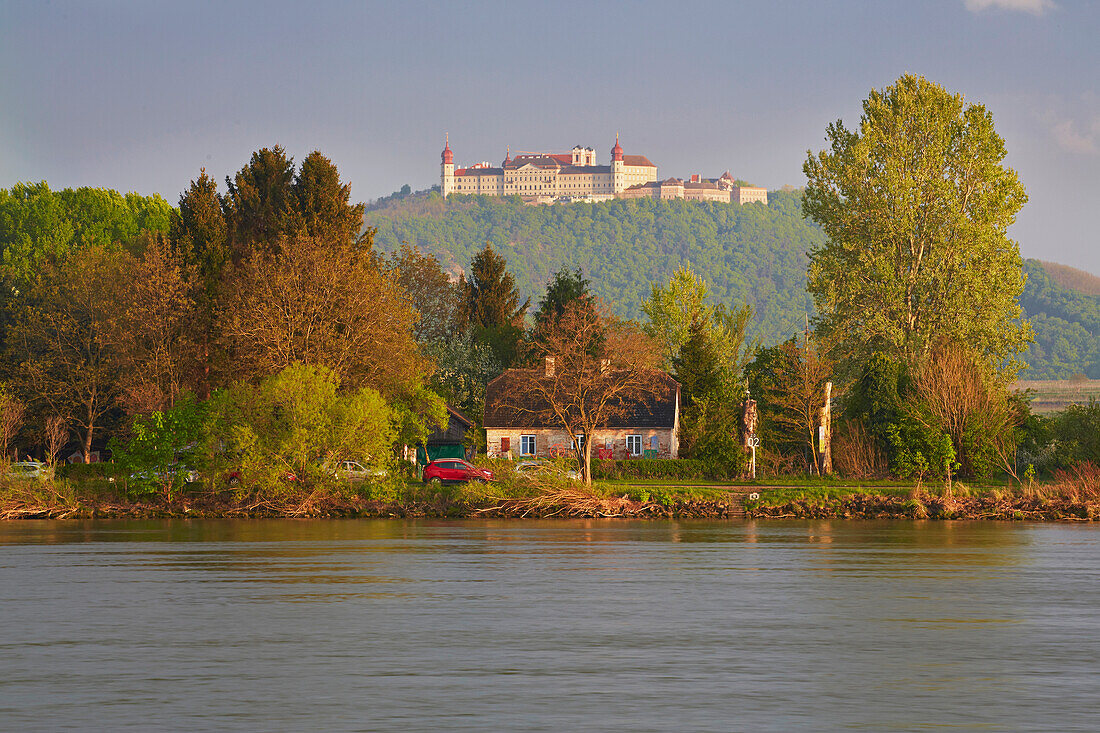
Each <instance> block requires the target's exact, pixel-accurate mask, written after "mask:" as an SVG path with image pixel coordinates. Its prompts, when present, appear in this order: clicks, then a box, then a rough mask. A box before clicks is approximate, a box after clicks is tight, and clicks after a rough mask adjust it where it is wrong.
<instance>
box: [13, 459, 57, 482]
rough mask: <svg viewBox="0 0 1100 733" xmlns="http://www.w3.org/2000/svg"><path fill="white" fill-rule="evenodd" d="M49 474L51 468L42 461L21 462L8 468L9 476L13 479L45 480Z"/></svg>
mask: <svg viewBox="0 0 1100 733" xmlns="http://www.w3.org/2000/svg"><path fill="white" fill-rule="evenodd" d="M49 472H50V469H49V466H47V465H46V464H45V463H43V462H42V461H19V462H17V463H13V464H11V466H9V467H8V475H9V476H12V477H13V478H38V479H44V478H46V477H47V476H48V475H49Z"/></svg>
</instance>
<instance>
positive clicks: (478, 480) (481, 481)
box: [474, 478, 489, 484]
mask: <svg viewBox="0 0 1100 733" xmlns="http://www.w3.org/2000/svg"><path fill="white" fill-rule="evenodd" d="M474 481H477V482H478V483H479V484H487V483H489V480H488V479H485V478H477V479H474Z"/></svg>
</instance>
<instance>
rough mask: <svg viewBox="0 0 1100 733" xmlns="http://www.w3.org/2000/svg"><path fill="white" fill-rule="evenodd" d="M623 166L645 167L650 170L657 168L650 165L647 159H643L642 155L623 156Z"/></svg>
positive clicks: (652, 164)
mask: <svg viewBox="0 0 1100 733" xmlns="http://www.w3.org/2000/svg"><path fill="white" fill-rule="evenodd" d="M623 165H646V166H649V167H650V168H656V167H657V166H656V165H655V164H654V163H651V162H650V161H649V158H647V157H645V156H644V155H624V156H623Z"/></svg>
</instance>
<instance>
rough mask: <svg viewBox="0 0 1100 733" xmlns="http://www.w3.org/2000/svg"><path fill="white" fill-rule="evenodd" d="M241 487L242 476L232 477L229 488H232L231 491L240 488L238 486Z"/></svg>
mask: <svg viewBox="0 0 1100 733" xmlns="http://www.w3.org/2000/svg"><path fill="white" fill-rule="evenodd" d="M240 485H241V478H240V476H233V477H231V478H230V479H229V488H231V489H235V488H237V487H238V486H240Z"/></svg>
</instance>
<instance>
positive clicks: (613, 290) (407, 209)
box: [366, 191, 823, 342]
mask: <svg viewBox="0 0 1100 733" xmlns="http://www.w3.org/2000/svg"><path fill="white" fill-rule="evenodd" d="M768 196H769V203H768V205H767V206H763V205H760V204H748V205H745V206H740V205H737V204H724V203H717V202H696V201H681V200H666V201H658V200H640V199H639V200H625V199H620V200H615V201H608V202H604V203H572V204H559V205H554V206H525V205H524V204H523V203H522V202H520V201H518V200H514V199H508V198H493V197H479V196H453V197H448V198H447V199H446V200H444V199H443V198H442V197H441V196H439V195H438V194H434V193H433V194H427V195H414V196H411V197H409V198H408V199H406V200H403V201H401V202H395V203H393V204H391V205H388V206H385V207H382V208H379V209H376V210H374V211H372V212H369V213H368V215H367V217H366V219H367V223H368V224H369V225H372V226H376V227H377V228H378V231H377V233H376V235H375V245H376V246H377V247H378V248H379V249H381V250H383V251H385V252H395V251H397V250H398V249H400V247H401V245H402V243H405V242H407V243H408V244H410V245H412V246H416V247H419V248H420V249H422V250H424V251H425V252H431V253H433V254H435V255H436V256H438V257H439V258H440V260H441V262H443V264H444V266H445V267H451V266H460V267H466V266H467V263H469V262H470V261H471V260H472V259H473V258H474V256H475V255H476V254H477V253H478V252H479V251H480V250H481V249H482V248H483V247H484V246H485V243H486V242H489V243H490V244H491V245H492V247H493V249H494V250H495V251H497V252H500V253H502V254H504V255H505V256H507V259H508V267H509V270H510V272H511V273H512V274H513V275H514V277H515V285H516V288H517V290H518V292H519V293H520V297H521V298H522V297H538V296H540V295H541V294H542V292H543V286H544V284H545V283H546V282H547V280H548V279H550V277H551V276H552V274H553V273H554V272H558V271H560V270H562V269H563V268H566V269H574V268H580V270H581V271H582V272H583V273H585V276H586V277H587V278H588V279H589V280H590V281H591V289H592V293H593V295H595V296H597V297H599V298H601V299H603V300H605V301H606V302H607V303H608V304H610V305H611V307H612V308H613V309H614V311H615V313H616V314H617V315H619V316H622V317H626V318H638V317H640V316H641V315H642V310H641V309H642V303H643V301H645V300H646V299H647V298H648V297H649V296H650V295H651V290H652V287H653V286H654V285H661V284H663V283H666V282H668V280H669V278H670V277H671V276H672V275H673V274H674V273H675V272H676V270H677V269H678V268H679V267H680V266H681V265H685V264H686V265H688V266H690V267H691V268H692V269H693V270H694V271H695V272H700V273H706V275H707V278H708V280H709V282H710V290H709V298H710V300H711V302H713V303H747V304H748V305H750V306H751V307H752V310H753V312H754V313H757V314H759V318H758V319H757V320H755V321H753V322H752V323H751V324H750V327H749V332H748V337H749V338H750V339H760V340H763V341H765V342H773V341H775V340H776V339H779V338H782V337H785V336H786V335H789V334H790V332H791V331H792V330H793V329H794V328H796V327H798V324H800V323H801V322H802V320H803V315H804V314H805V313H807V312H808V311H810V309H811V308H812V301H811V299H810V297H809V296H808V295H807V294H806V292H805V285H806V259H805V257H806V252H807V250H808V249H809V248H810V247H811V246H812V245H813V244H815V243H818V242H821V241H823V237H822V235H821V232H820V230H818V229H817V228H816V227H815V226H813V224H811V223H809V222H807V221H805V220H803V218H802V210H801V205H800V201H799V194H798V193H797V192H785V191H773V192H769V194H768ZM689 322H690V319H689Z"/></svg>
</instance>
